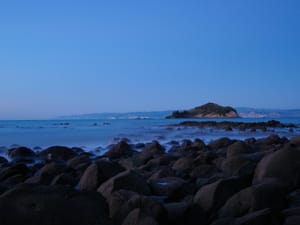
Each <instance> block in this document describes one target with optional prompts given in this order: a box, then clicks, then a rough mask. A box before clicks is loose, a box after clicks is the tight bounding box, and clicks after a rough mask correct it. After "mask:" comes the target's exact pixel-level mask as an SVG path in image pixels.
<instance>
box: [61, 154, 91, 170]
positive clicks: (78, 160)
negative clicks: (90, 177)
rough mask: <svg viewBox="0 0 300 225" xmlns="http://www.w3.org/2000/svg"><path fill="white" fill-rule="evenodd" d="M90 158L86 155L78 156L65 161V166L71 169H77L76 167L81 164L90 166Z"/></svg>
mask: <svg viewBox="0 0 300 225" xmlns="http://www.w3.org/2000/svg"><path fill="white" fill-rule="evenodd" d="M90 162H91V160H90V157H89V156H87V155H79V156H75V157H74V158H71V159H69V160H68V161H67V166H68V167H70V168H73V169H78V167H79V166H80V165H82V164H86V165H88V164H90Z"/></svg>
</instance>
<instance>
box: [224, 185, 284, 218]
mask: <svg viewBox="0 0 300 225" xmlns="http://www.w3.org/2000/svg"><path fill="white" fill-rule="evenodd" d="M287 191H288V189H287V186H286V185H283V184H280V183H264V184H260V185H255V186H251V187H248V188H246V189H243V190H241V191H240V192H238V193H236V194H235V195H233V196H232V197H231V198H229V199H228V200H227V202H226V203H225V205H224V206H223V207H222V208H221V209H220V211H219V216H220V217H238V216H243V215H245V214H246V213H248V212H254V211H257V210H261V209H265V208H270V209H272V210H281V209H283V208H284V207H285V206H286V194H287Z"/></svg>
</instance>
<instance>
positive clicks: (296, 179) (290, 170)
mask: <svg viewBox="0 0 300 225" xmlns="http://www.w3.org/2000/svg"><path fill="white" fill-rule="evenodd" d="M265 180H279V181H281V182H283V183H286V184H288V185H290V187H291V188H297V187H299V185H300V147H297V146H295V145H292V144H288V145H286V146H285V147H284V148H282V149H280V150H278V151H276V152H274V153H272V154H269V155H267V156H265V157H264V158H263V159H262V160H261V161H260V162H259V163H258V165H257V167H256V170H255V175H254V178H253V183H254V184H256V183H260V182H263V181H265Z"/></svg>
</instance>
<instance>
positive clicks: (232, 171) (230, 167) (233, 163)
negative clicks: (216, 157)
mask: <svg viewBox="0 0 300 225" xmlns="http://www.w3.org/2000/svg"><path fill="white" fill-rule="evenodd" d="M245 167H247V168H251V170H250V171H249V174H247V173H246V174H243V175H249V176H252V175H253V173H254V171H255V167H256V162H255V161H254V160H252V159H251V158H249V157H248V156H247V155H245V154H243V155H235V156H230V157H227V158H226V159H225V160H224V161H223V162H222V164H221V168H222V171H223V172H224V173H225V174H227V175H240V174H241V170H242V169H243V168H245Z"/></svg>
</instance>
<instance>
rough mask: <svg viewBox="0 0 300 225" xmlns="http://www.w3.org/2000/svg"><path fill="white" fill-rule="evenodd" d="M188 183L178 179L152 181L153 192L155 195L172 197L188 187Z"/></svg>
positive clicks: (167, 178)
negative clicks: (184, 187)
mask: <svg viewBox="0 0 300 225" xmlns="http://www.w3.org/2000/svg"><path fill="white" fill-rule="evenodd" d="M186 183H187V182H186V181H185V180H183V179H181V178H178V177H164V178H158V179H153V180H151V181H150V186H151V188H152V192H153V194H155V195H166V196H172V195H173V194H174V193H175V192H176V191H178V190H179V189H180V188H182V187H183V186H184V185H186Z"/></svg>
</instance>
